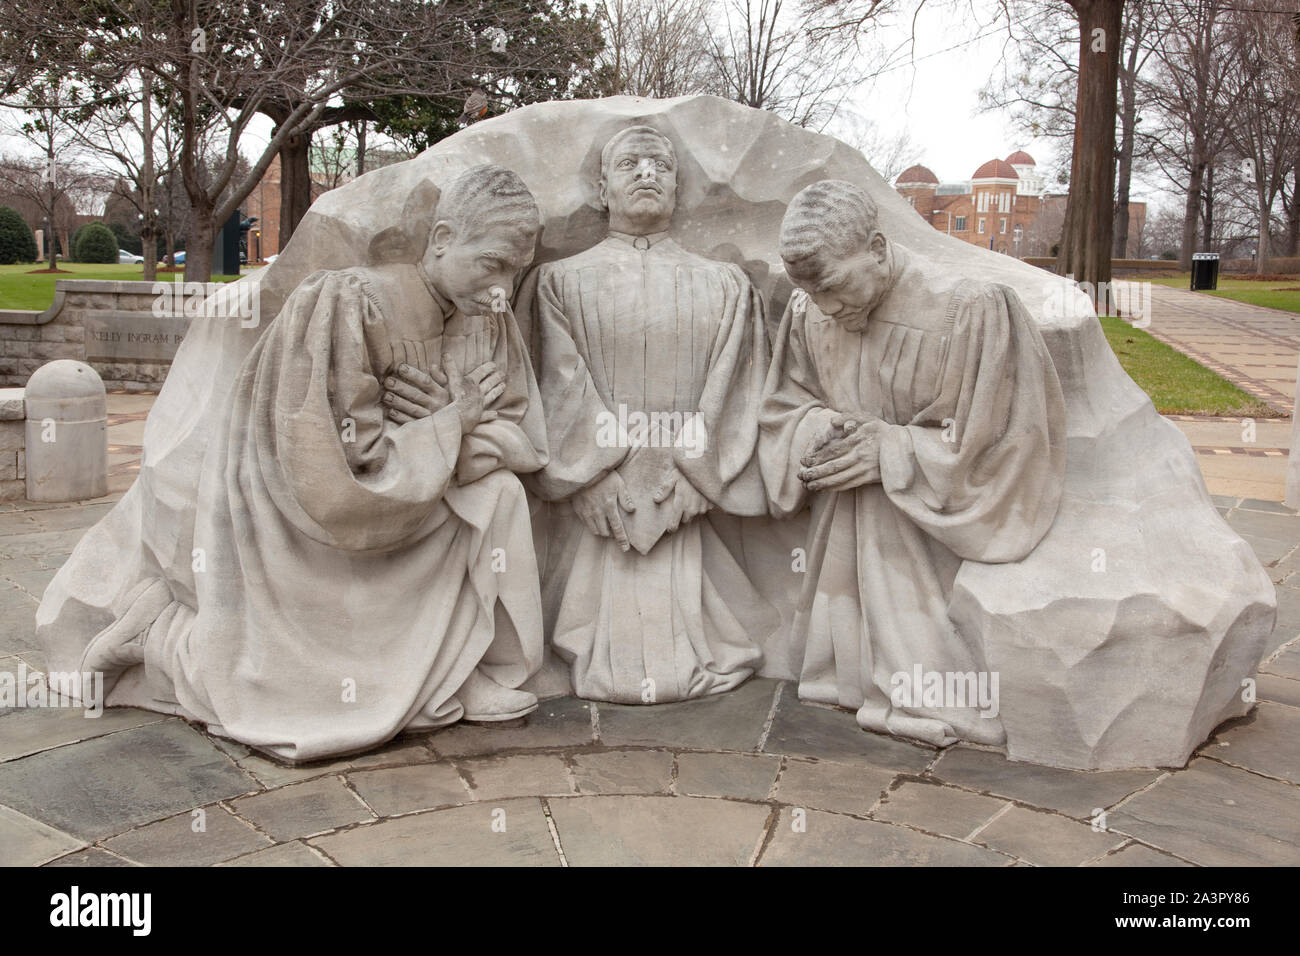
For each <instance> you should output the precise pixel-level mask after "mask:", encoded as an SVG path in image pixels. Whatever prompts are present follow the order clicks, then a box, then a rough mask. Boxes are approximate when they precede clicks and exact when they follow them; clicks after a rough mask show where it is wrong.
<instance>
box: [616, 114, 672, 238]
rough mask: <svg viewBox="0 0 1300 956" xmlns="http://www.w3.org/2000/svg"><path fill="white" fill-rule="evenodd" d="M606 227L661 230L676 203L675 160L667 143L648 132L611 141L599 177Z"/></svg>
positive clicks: (633, 232)
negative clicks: (615, 141) (607, 157)
mask: <svg viewBox="0 0 1300 956" xmlns="http://www.w3.org/2000/svg"><path fill="white" fill-rule="evenodd" d="M600 198H601V201H602V202H603V203H605V205H606V206H607V207H608V208H609V228H610V229H613V230H615V231H617V232H626V233H629V234H631V235H647V234H649V233H652V232H663V231H664V230H666V229H667V228H668V225H669V223H670V222H671V220H672V216H673V209H674V208H675V207H676V205H677V163H676V161H675V160H674V158H673V154H672V152H671V151H670V148H669V145H668V144H667V143H666V142H664V140H663V138H662V137H660V136H657V135H654V134H652V133H633V134H632V135H629V136H626V137H624V138H623V139H622V140H620V141H619V142H618V143H616V144H615V146H614V149H613V151H612V153H611V155H610V157H609V162H608V163H607V164H606V167H605V169H604V172H603V175H602V177H601V180H600Z"/></svg>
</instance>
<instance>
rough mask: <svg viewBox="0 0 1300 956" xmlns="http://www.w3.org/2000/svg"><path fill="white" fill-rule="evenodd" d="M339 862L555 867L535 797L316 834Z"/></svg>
mask: <svg viewBox="0 0 1300 956" xmlns="http://www.w3.org/2000/svg"><path fill="white" fill-rule="evenodd" d="M311 843H312V845H313V846H316V847H318V848H319V849H320V850H321V852H323V853H324V854H325V855H326V856H328V857H329V858H330V859H331V860H334V861H335V862H337V863H339V864H340V865H342V866H559V865H560V857H559V853H558V851H557V850H556V849H555V843H554V841H553V840H552V839H551V831H550V828H549V827H548V826H547V824H546V817H545V815H544V814H543V812H542V806H541V803H540V802H538V801H537V800H535V799H527V800H504V801H500V802H494V803H491V804H476V805H471V806H466V807H456V808H455V809H451V810H437V811H434V812H433V813H417V814H415V815H413V816H409V817H397V818H396V819H392V820H384V821H382V822H380V823H375V824H371V825H370V826H365V827H357V828H356V829H354V830H346V831H344V832H342V833H336V834H332V835H330V836H325V837H317V838H316V839H315V840H312V841H311Z"/></svg>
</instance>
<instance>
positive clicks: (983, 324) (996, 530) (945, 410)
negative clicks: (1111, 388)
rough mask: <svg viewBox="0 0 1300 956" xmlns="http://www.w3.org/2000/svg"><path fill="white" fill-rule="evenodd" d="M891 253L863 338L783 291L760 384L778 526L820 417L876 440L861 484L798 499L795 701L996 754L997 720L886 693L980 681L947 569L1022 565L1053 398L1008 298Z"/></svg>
mask: <svg viewBox="0 0 1300 956" xmlns="http://www.w3.org/2000/svg"><path fill="white" fill-rule="evenodd" d="M890 250H891V252H890V255H891V257H892V269H893V274H894V275H895V276H896V281H895V282H894V285H893V287H892V288H891V290H890V291H889V292H888V293H887V294H886V297H885V298H884V299H883V300H882V302H881V303H880V304H879V305H878V306H877V308H876V309H875V310H874V311H873V312H872V313H871V315H870V318H869V320H868V324H867V327H866V330H865V331H864V332H862V333H857V332H850V331H846V330H845V329H843V328H842V327H841V326H840V325H838V324H837V323H836V322H834V321H833V320H831V319H830V318H827V317H826V316H825V315H823V314H822V313H821V312H820V311H818V309H817V308H816V306H815V305H814V304H813V303H812V302H811V301H810V300H809V299H808V297H807V296H804V295H802V294H799V293H796V295H795V296H794V297H793V298H792V300H791V304H790V306H789V307H788V308H787V310H786V313H785V315H784V318H783V320H782V323H781V329H780V332H779V333H778V341H777V342H776V344H775V347H774V361H773V365H772V370H771V373H770V375H769V378H768V381H767V384H766V386H765V394H764V401H763V410H762V416H761V427H762V438H761V441H762V453H763V461H764V478H765V480H766V481H767V484H768V489H769V494H770V495H771V498H772V501H773V508H774V510H775V511H776V512H777V513H780V514H791V513H793V512H795V511H797V510H798V509H799V508H800V507H802V506H803V505H804V504H805V502H806V500H807V498H808V497H809V494H808V492H807V491H806V490H805V489H804V487H803V485H802V483H801V482H800V481H799V479H798V477H797V473H798V471H799V469H800V467H801V466H800V458H801V457H802V456H803V455H804V454H805V452H806V450H807V448H808V445H809V442H810V441H812V439H813V438H814V437H815V436H817V435H818V434H819V432H820V431H821V430H822V429H823V428H825V426H826V425H827V424H828V423H829V422H830V420H831V419H832V418H833V417H834V416H835V414H836V413H837V412H842V413H848V414H852V415H855V416H857V417H858V418H859V420H863V419H864V418H879V419H881V420H883V421H884V422H886V423H887V424H888V428H887V429H886V430H885V433H884V435H883V437H882V439H881V443H880V481H879V482H878V483H871V484H867V485H864V486H861V487H858V488H854V489H849V490H845V491H824V492H819V493H813V494H812V495H811V499H812V501H811V504H812V523H811V532H810V539H809V546H808V568H807V578H806V580H805V582H804V586H803V590H802V593H801V596H800V600H799V604H798V607H797V610H796V614H795V618H794V625H793V629H794V633H793V635H792V636H793V639H794V642H795V646H801V645H802V646H804V647H805V651H804V660H803V667H802V671H801V674H800V682H799V695H800V697H802V698H804V699H806V700H813V701H820V702H823V703H828V704H837V705H840V706H843V707H851V708H854V709H856V710H857V718H858V723H859V725H861V726H862V727H864V728H866V729H870V730H875V731H880V732H884V733H891V734H899V735H902V736H907V737H913V738H917V739H921V740H926V741H929V742H932V743H936V744H945V743H951V742H952V741H953V740H954V739H963V740H970V741H976V742H981V743H986V744H998V743H1001V742H1002V740H1003V736H1004V735H1003V731H1002V727H1001V722H1000V721H999V720H998V719H997V717H996V716H995V715H994V716H983V715H982V713H981V709H980V708H979V707H978V706H952V704H953V703H954V701H952V700H946V701H938V702H937V704H938V705H937V706H934V704H935V703H936V702H935V701H934V700H925V699H922V695H921V688H920V687H917V688H915V694H914V695H913V696H912V697H910V698H906V697H899V696H891V695H894V692H895V691H897V690H900V689H906V688H907V686H908V685H907V684H905V683H904V682H902V681H899V680H897V679H895V675H896V674H900V673H903V674H907V675H908V679H909V681H910V679H911V678H912V676H913V675H914V674H915V673H916V672H917V669H918V668H917V665H920V667H919V670H920V672H922V673H926V672H934V673H938V674H968V673H972V672H974V673H976V674H978V673H979V672H982V671H985V670H986V665H985V660H984V654H983V651H982V648H981V647H980V645H979V640H978V635H964V634H961V633H959V632H958V631H957V629H956V628H955V627H954V626H953V624H952V622H951V621H950V619H949V617H948V603H949V598H950V596H951V594H952V585H953V580H954V578H955V577H956V575H957V571H958V569H959V567H960V566H961V563H962V562H963V561H979V562H1008V561H1017V560H1020V559H1021V558H1024V557H1025V556H1026V555H1028V554H1029V552H1030V551H1032V550H1033V548H1034V547H1035V545H1037V544H1038V542H1039V540H1040V539H1041V538H1042V537H1043V535H1044V534H1046V532H1047V530H1048V528H1049V527H1050V526H1051V523H1052V521H1053V519H1054V517H1055V515H1056V510H1057V506H1058V504H1059V503H1060V497H1061V491H1062V487H1063V482H1064V471H1065V412H1064V407H1065V406H1064V399H1063V396H1062V392H1061V387H1060V383H1059V381H1058V379H1057V376H1056V371H1055V368H1054V367H1053V365H1052V361H1051V357H1050V356H1049V354H1048V352H1047V348H1046V346H1045V345H1044V343H1043V339H1042V336H1041V334H1040V333H1039V332H1038V330H1037V329H1036V328H1035V326H1034V323H1033V319H1032V317H1031V316H1030V315H1029V314H1028V313H1027V312H1026V310H1025V308H1024V306H1023V305H1022V304H1021V302H1020V300H1019V299H1018V298H1017V297H1016V294H1015V293H1014V292H1013V291H1012V290H1011V289H1009V288H1007V287H1005V286H1001V285H992V284H983V283H979V282H975V281H972V280H965V279H961V278H956V277H953V276H951V275H949V274H945V273H944V272H942V271H940V270H939V269H937V268H935V267H934V266H931V265H928V264H924V263H923V261H922V260H919V259H918V258H916V257H914V256H913V255H911V254H910V253H908V252H907V251H906V250H905V249H903V248H902V247H899V246H897V245H893V244H891V245H890ZM967 703H968V704H971V703H973V702H970V701H968V702H967ZM927 704H929V705H931V706H927ZM985 710H986V711H993V710H995V709H994V708H985Z"/></svg>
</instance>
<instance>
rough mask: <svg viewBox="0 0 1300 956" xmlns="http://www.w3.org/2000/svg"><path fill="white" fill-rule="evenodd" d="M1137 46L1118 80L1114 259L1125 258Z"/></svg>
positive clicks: (1131, 179) (1133, 127)
mask: <svg viewBox="0 0 1300 956" xmlns="http://www.w3.org/2000/svg"><path fill="white" fill-rule="evenodd" d="M1136 58H1137V46H1136V45H1134V47H1133V55H1132V56H1131V57H1130V58H1129V65H1128V72H1127V74H1126V78H1125V79H1124V81H1123V82H1121V84H1120V86H1121V87H1122V88H1123V101H1122V104H1121V106H1122V108H1121V110H1120V114H1119V124H1120V140H1119V175H1118V178H1117V181H1116V185H1115V258H1116V259H1127V258H1128V215H1129V213H1128V200H1129V190H1130V187H1131V184H1132V181H1133V147H1134V139H1135V136H1134V131H1135V127H1136V126H1137V77H1136V76H1135V75H1133V74H1134V73H1135V72H1136Z"/></svg>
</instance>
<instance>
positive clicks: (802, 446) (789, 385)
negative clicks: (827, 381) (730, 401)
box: [758, 290, 836, 518]
mask: <svg viewBox="0 0 1300 956" xmlns="http://www.w3.org/2000/svg"><path fill="white" fill-rule="evenodd" d="M806 301H807V300H806V298H805V296H804V293H802V292H799V291H798V290H796V291H795V293H794V294H793V295H791V296H790V302H789V304H788V305H787V306H786V308H785V315H783V316H782V318H781V328H780V330H779V331H778V332H777V339H776V345H775V346H774V347H773V352H772V367H771V368H770V369H769V370H768V374H767V381H766V383H765V384H764V386H763V400H762V404H761V408H760V412H759V439H758V441H759V459H760V461H761V464H762V472H763V483H764V486H765V487H766V489H767V496H768V503H769V506H770V508H771V511H772V514H773V515H775V516H777V517H782V518H783V517H787V516H789V515H792V514H794V513H795V512H797V511H798V510H799V509H800V508H802V507H803V506H804V504H805V502H806V501H807V498H808V491H807V489H806V488H805V487H804V483H803V482H802V481H800V480H799V477H798V473H799V470H800V469H801V468H802V464H801V463H800V459H801V458H802V457H803V455H804V452H805V451H806V450H807V449H808V445H809V444H810V443H811V442H812V440H813V438H814V437H816V436H817V435H818V434H819V433H821V432H822V431H823V430H824V429H825V428H826V426H828V425H829V424H830V422H831V419H833V418H834V417H835V414H836V412H835V410H834V409H832V408H830V406H828V405H827V403H826V391H825V389H824V388H823V387H822V383H821V381H820V378H819V376H818V375H817V368H816V366H815V365H814V364H813V361H812V356H811V354H810V353H809V351H808V341H807V335H806V322H807V320H808V311H807V307H806V305H805V303H806Z"/></svg>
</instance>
